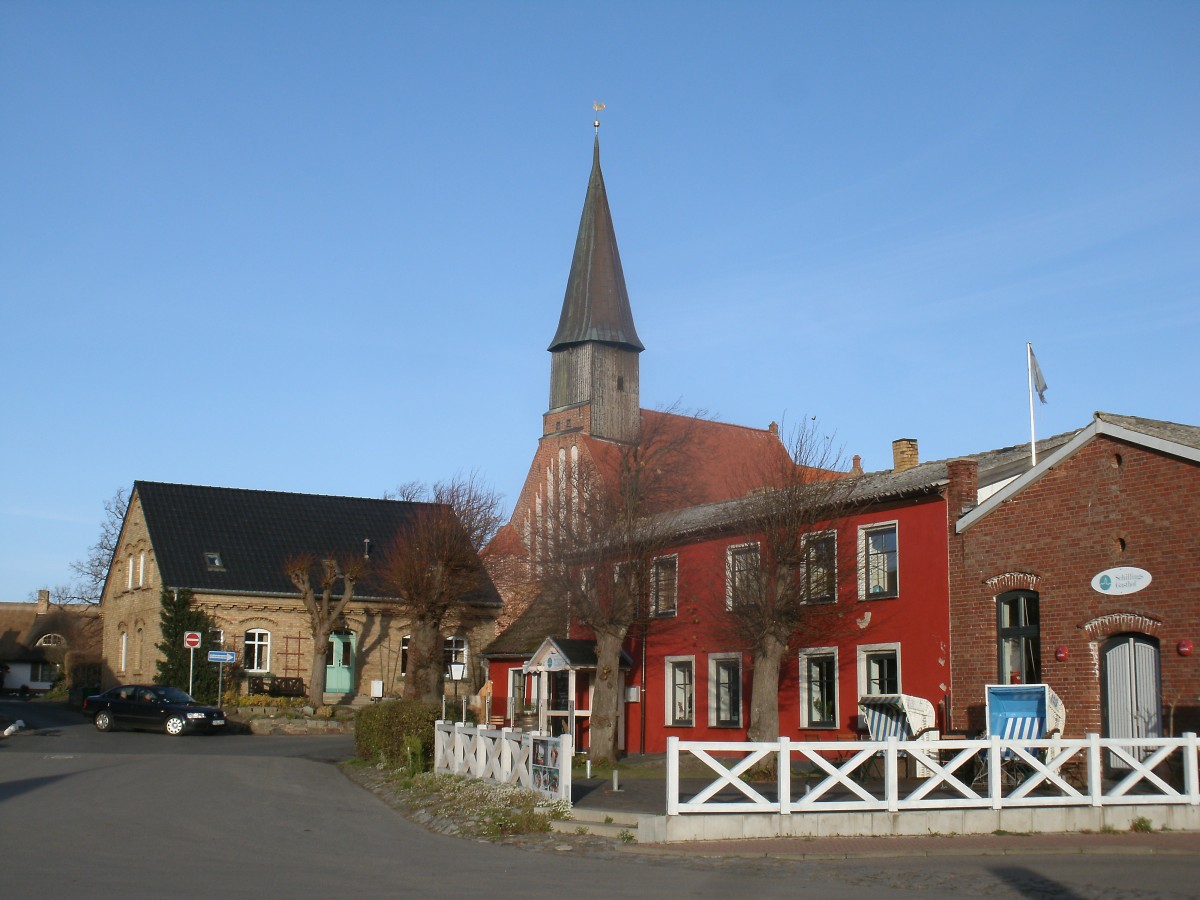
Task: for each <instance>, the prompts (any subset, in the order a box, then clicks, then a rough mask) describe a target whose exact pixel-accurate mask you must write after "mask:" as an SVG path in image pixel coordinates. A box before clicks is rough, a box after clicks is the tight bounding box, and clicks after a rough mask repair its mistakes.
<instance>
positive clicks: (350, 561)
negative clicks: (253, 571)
mask: <svg viewBox="0 0 1200 900" xmlns="http://www.w3.org/2000/svg"><path fill="white" fill-rule="evenodd" d="M368 561H369V560H368V559H367V557H366V556H356V555H354V554H344V555H342V556H340V557H335V556H334V554H326V555H325V556H324V557H323V558H321V559H320V560H318V559H317V558H316V557H315V556H312V555H310V554H300V555H299V556H293V557H291V558H289V559H288V560H287V561H286V562H285V563H284V572H285V574H286V575H287V576H288V578H289V579H291V582H292V584H294V585H295V586H296V589H297V590H298V591H299V592H300V600H301V602H302V603H303V604H304V609H305V611H306V612H307V613H308V622H309V631H310V633H311V634H312V641H313V655H312V669H311V674H310V675H309V679H308V698H309V702H310V703H311V704H312V705H313V706H320V705H321V704H322V703H323V702H324V700H323V698H324V694H325V655H326V652H327V650H328V646H329V637H330V635H332V634H333V632H334V629H336V628H337V627H338V624H339V622H340V621H341V618H342V614H343V613H344V612H345V611H346V607H347V606H349V605H350V601H351V600H353V599H354V589H355V587H356V586H357V585H358V582H359V579H361V578H362V577H363V574H364V572H365V570H366V567H367V563H368ZM339 590H340V594H339V593H338V592H339ZM335 594H337V596H335Z"/></svg>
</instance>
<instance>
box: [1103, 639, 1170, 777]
mask: <svg viewBox="0 0 1200 900" xmlns="http://www.w3.org/2000/svg"><path fill="white" fill-rule="evenodd" d="M1100 701H1101V702H1100V709H1101V716H1102V730H1103V735H1104V737H1110V738H1147V737H1161V736H1162V680H1161V676H1160V673H1159V645H1158V639H1157V638H1153V637H1150V636H1148V635H1145V634H1128V633H1126V634H1117V635H1113V636H1112V637H1110V638H1109V639H1108V640H1107V641H1105V642H1104V645H1103V647H1102V648H1101V651H1100ZM1140 755H1142V756H1145V755H1146V754H1145V753H1141V754H1140ZM1109 764H1110V765H1111V766H1113V767H1114V768H1128V765H1127V764H1126V763H1125V762H1124V761H1123V760H1120V759H1118V758H1117V757H1116V756H1115V755H1113V754H1109Z"/></svg>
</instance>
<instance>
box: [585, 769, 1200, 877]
mask: <svg viewBox="0 0 1200 900" xmlns="http://www.w3.org/2000/svg"><path fill="white" fill-rule="evenodd" d="M688 781H689V780H688V779H684V780H683V786H684V788H685V790H686V788H687V787H688ZM705 784H707V781H705V780H697V781H696V782H695V785H696V788H697V789H699V788H702V787H703V786H704V785H705ZM619 788H620V790H618V791H615V792H614V791H613V789H612V777H611V776H610V777H608V778H607V779H600V778H592V779H590V780H589V779H586V778H575V779H574V780H573V782H572V791H571V795H572V804H573V805H574V807H575V808H576V809H578V810H580V811H581V812H582V811H588V812H595V813H606V812H610V813H626V814H640V815H655V816H661V815H664V814H665V813H666V796H667V787H666V780H665V779H663V778H654V777H631V778H628V779H623V778H622V779H619ZM628 849H629V851H630V852H635V853H645V854H651V855H658V854H669V855H673V856H681V855H682V856H689V855H690V856H703V857H730V858H746V859H752V858H770V859H791V860H819V859H872V858H876V859H886V858H889V857H913V856H927V857H939V856H1028V855H1031V854H1035V855H1036V854H1044V855H1070V854H1093V855H1106V856H1152V855H1159V854H1169V855H1182V854H1188V855H1195V856H1197V857H1200V832H1186V831H1155V832H1151V833H1148V834H1145V833H1139V832H1132V831H1123V832H1106V833H1071V834H1047V833H1034V834H959V835H940V834H931V835H922V836H917V837H911V836H884V837H816V838H810V837H794V838H792V837H782V838H765V839H754V840H722V841H688V842H680V843H671V844H640V845H637V846H631V847H629V848H628Z"/></svg>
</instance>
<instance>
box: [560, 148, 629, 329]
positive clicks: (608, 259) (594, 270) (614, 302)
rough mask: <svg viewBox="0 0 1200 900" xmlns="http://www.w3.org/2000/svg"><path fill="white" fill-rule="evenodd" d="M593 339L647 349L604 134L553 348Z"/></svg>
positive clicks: (594, 158)
mask: <svg viewBox="0 0 1200 900" xmlns="http://www.w3.org/2000/svg"><path fill="white" fill-rule="evenodd" d="M587 341H599V342H601V343H605V344H616V345H617V346H620V347H624V348H626V349H628V350H636V351H638V352H639V353H640V352H641V351H642V350H644V349H646V348H645V347H643V346H642V342H641V341H640V340H638V336H637V329H635V328H634V327H633V311H632V310H631V309H630V307H629V293H628V291H627V290H626V289H625V273H624V271H623V270H622V269H621V254H620V253H619V252H618V251H617V235H616V232H615V231H614V230H613V223H612V212H611V211H610V210H609V208H608V194H607V192H606V191H605V189H604V175H603V174H602V173H601V171H600V137H599V135H597V137H596V144H595V148H594V150H593V152H592V174H591V177H590V178H589V179H588V187H587V196H586V197H585V198H584V201H583V215H582V217H581V218H580V220H579V236H578V237H577V238H576V239H575V255H574V256H573V257H572V259H571V274H570V276H569V277H568V278H567V293H566V296H565V297H564V298H563V307H562V315H561V317H560V318H559V320H558V331H557V332H555V334H554V340H553V341H551V342H550V348H549V349H550V350H561V349H563V348H564V347H568V346H570V345H571V344H580V343H584V342H587Z"/></svg>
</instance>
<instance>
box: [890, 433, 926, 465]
mask: <svg viewBox="0 0 1200 900" xmlns="http://www.w3.org/2000/svg"><path fill="white" fill-rule="evenodd" d="M918 462H919V460H918V459H917V439H916V438H898V439H897V440H894V441H892V471H893V472H907V471H908V470H909V469H911V468H912V467H913V466H915V465H916V464H917V463H918Z"/></svg>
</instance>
